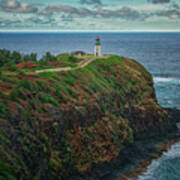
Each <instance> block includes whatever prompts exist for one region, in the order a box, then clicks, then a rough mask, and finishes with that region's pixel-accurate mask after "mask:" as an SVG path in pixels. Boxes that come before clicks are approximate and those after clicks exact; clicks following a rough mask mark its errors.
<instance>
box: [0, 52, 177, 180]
mask: <svg viewBox="0 0 180 180" xmlns="http://www.w3.org/2000/svg"><path fill="white" fill-rule="evenodd" d="M0 56H1V62H0V63H1V67H0V179H3V178H4V179H9V180H11V179H33V180H45V179H59V180H63V179H73V178H74V179H76V177H79V179H80V178H84V179H103V177H104V176H106V175H108V174H109V171H111V169H113V168H112V167H115V166H113V165H112V162H113V163H114V164H116V165H117V164H118V165H119V166H120V167H121V166H122V164H126V163H128V156H129V157H133V155H132V153H131V152H130V149H131V151H132V152H134V155H136V154H138V152H137V148H134V147H135V146H137V141H139V140H140V142H141V146H138V147H143V146H142V144H143V143H144V145H145V144H147V143H149V142H148V141H151V140H152V139H156V138H158V137H164V139H165V138H167V134H168V133H171V132H175V131H176V127H175V122H176V121H178V119H177V120H176V121H175V120H174V118H172V115H173V113H170V112H171V111H170V110H166V109H163V108H162V107H161V106H160V105H159V104H158V102H157V100H156V95H155V90H154V87H153V79H152V76H151V74H150V73H149V72H148V71H147V70H146V69H145V68H144V67H143V66H142V65H140V64H139V63H138V62H136V61H135V60H132V59H128V58H125V57H120V56H116V55H112V56H110V55H107V56H104V57H95V56H94V55H84V56H80V57H79V56H75V55H73V54H62V55H58V56H56V57H55V56H52V55H51V54H50V53H47V54H46V55H45V56H44V57H43V58H42V59H41V60H40V61H37V60H36V55H35V54H31V55H28V56H22V55H21V54H19V53H17V52H14V53H10V52H9V51H7V50H1V52H0ZM12 57H13V58H12ZM10 59H13V61H10ZM2 60H3V61H2ZM7 60H8V62H7ZM56 68H68V70H67V69H66V70H60V69H57V70H56V71H55V69H56ZM47 69H51V70H47ZM52 69H53V70H52ZM174 137H175V136H173V138H174ZM151 145H152V144H151ZM152 146H153V145H152ZM133 148H134V149H133ZM152 151H153V148H152ZM125 161H126V162H125ZM129 161H130V159H129Z"/></svg>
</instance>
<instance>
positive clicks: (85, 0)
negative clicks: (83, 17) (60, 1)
mask: <svg viewBox="0 0 180 180" xmlns="http://www.w3.org/2000/svg"><path fill="white" fill-rule="evenodd" d="M80 3H81V4H97V5H102V2H101V0H80Z"/></svg>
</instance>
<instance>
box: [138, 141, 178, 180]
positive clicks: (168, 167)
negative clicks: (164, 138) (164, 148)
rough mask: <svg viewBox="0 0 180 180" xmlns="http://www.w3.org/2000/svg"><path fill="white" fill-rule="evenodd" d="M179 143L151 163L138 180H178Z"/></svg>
mask: <svg viewBox="0 0 180 180" xmlns="http://www.w3.org/2000/svg"><path fill="white" fill-rule="evenodd" d="M179 167H180V143H177V144H175V145H173V146H172V148H171V149H170V150H169V151H168V152H165V153H164V154H163V155H162V157H161V158H159V159H157V160H155V161H153V162H152V164H151V165H150V166H149V167H148V170H147V172H146V173H144V174H143V175H142V176H140V177H139V178H138V180H179V179H180V171H179Z"/></svg>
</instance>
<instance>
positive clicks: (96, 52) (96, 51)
mask: <svg viewBox="0 0 180 180" xmlns="http://www.w3.org/2000/svg"><path fill="white" fill-rule="evenodd" d="M94 55H95V56H101V42H100V38H99V37H97V38H96V44H95V46H94Z"/></svg>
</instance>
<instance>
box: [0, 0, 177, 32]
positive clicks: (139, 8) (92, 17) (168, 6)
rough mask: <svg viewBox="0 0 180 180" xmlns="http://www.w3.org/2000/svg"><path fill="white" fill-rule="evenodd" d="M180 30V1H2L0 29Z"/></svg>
mask: <svg viewBox="0 0 180 180" xmlns="http://www.w3.org/2000/svg"><path fill="white" fill-rule="evenodd" d="M11 30H12V31H14V30H17V31H67V30H68V31H96V30H100V31H136V30H140V31H156V30H157V31H171V30H172V31H180V0H0V31H11Z"/></svg>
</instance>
